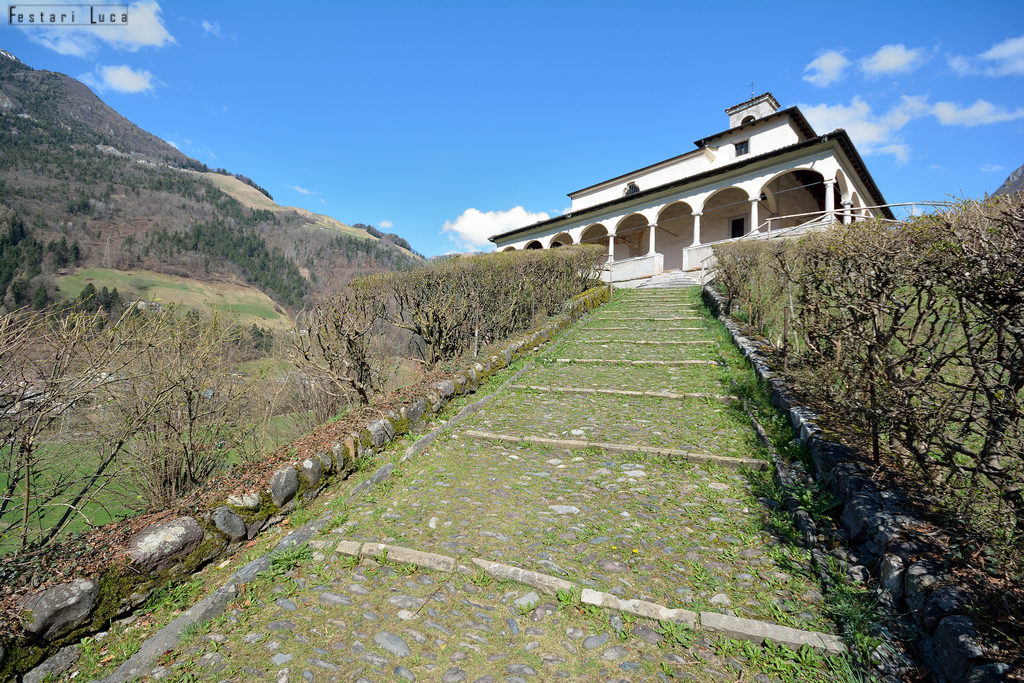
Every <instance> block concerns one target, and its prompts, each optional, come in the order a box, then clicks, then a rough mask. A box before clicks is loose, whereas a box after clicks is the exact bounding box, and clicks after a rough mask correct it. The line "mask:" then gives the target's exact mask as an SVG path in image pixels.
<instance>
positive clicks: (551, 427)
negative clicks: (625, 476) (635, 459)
mask: <svg viewBox="0 0 1024 683" xmlns="http://www.w3.org/2000/svg"><path fill="white" fill-rule="evenodd" d="M529 378H530V375H526V376H524V379H527V380H528V379H529ZM539 416H543V419H538V418H539ZM464 426H465V428H466V429H479V430H483V431H491V432H499V433H502V434H519V435H522V436H545V437H552V438H572V437H578V438H584V439H589V440H592V441H606V442H610V443H621V444H636V445H639V446H652V447H667V448H677V449H680V450H686V451H694V452H698V453H714V454H715V455H720V456H737V457H750V456H751V454H756V453H757V452H758V449H759V445H758V440H757V435H756V433H755V432H754V430H753V429H752V427H751V425H750V420H749V418H748V417H747V415H746V414H745V413H744V412H743V409H742V408H741V407H740V406H738V405H730V404H727V403H723V402H721V401H717V400H713V399H711V400H709V399H682V400H669V399H663V398H653V397H649V396H625V397H624V396H614V395H612V396H609V395H601V394H595V395H578V396H572V397H566V396H563V395H559V394H551V393H545V392H533V391H528V390H521V389H520V390H510V391H508V392H505V393H504V394H503V395H502V396H499V397H498V398H496V399H495V400H494V401H492V402H491V404H490V405H488V406H487V408H486V409H484V410H481V411H480V412H478V413H477V414H476V415H474V416H473V417H471V418H469V419H468V420H466V422H465V424H464Z"/></svg>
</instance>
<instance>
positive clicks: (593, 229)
mask: <svg viewBox="0 0 1024 683" xmlns="http://www.w3.org/2000/svg"><path fill="white" fill-rule="evenodd" d="M580 244H596V245H598V246H600V247H601V248H603V249H604V253H605V258H604V261H605V262H607V261H608V260H609V259H608V228H606V227H604V225H602V224H601V223H594V224H593V225H588V226H587V227H586V228H585V229H584V230H583V232H582V233H580Z"/></svg>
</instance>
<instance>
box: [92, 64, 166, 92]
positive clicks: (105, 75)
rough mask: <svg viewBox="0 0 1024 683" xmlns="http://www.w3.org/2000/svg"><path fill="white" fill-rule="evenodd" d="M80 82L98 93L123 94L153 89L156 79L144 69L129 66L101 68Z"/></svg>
mask: <svg viewBox="0 0 1024 683" xmlns="http://www.w3.org/2000/svg"><path fill="white" fill-rule="evenodd" d="M78 79H79V80H80V81H82V82H83V83H85V84H86V85H88V86H89V87H91V88H92V89H94V90H96V91H98V92H104V91H106V90H113V91H115V92H122V93H133V94H134V93H140V92H147V91H149V90H152V89H153V86H154V85H155V84H156V79H154V78H153V74H151V73H150V72H148V71H146V70H144V69H138V70H136V69H133V68H131V67H130V66H128V65H127V64H121V65H120V66H99V67H96V73H95V74H92V73H85V74H82V75H81V76H79V77H78Z"/></svg>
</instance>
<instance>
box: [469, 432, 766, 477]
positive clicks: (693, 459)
mask: <svg viewBox="0 0 1024 683" xmlns="http://www.w3.org/2000/svg"><path fill="white" fill-rule="evenodd" d="M463 434H465V435H466V436H468V437H470V438H473V439H484V440H488V441H507V442H510V443H529V444H535V445H537V446H547V447H551V448H567V449H569V450H590V451H593V452H599V453H626V454H631V455H636V457H637V458H640V459H649V458H655V459H662V460H667V461H671V462H675V463H684V462H687V463H694V464H699V465H703V464H711V465H714V466H716V467H726V468H728V469H734V470H742V469H753V470H760V469H764V468H765V467H767V466H768V463H767V461H765V460H756V459H754V458H741V457H727V456H721V455H711V454H710V453H694V452H693V451H683V450H679V449H678V448H655V447H653V446H636V445H633V444H621V443H609V442H607V441H587V440H585V439H549V438H545V437H542V436H518V435H515V434H498V433H497V432H483V431H479V430H475V429H470V430H467V431H465V432H463Z"/></svg>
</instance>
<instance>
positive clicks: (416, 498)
mask: <svg viewBox="0 0 1024 683" xmlns="http://www.w3.org/2000/svg"><path fill="white" fill-rule="evenodd" d="M750 476H752V475H743V474H737V473H735V472H731V471H728V470H723V469H719V468H715V467H711V466H700V467H697V466H692V465H686V464H679V463H673V462H658V461H651V460H647V461H645V460H643V459H642V458H640V457H637V456H636V455H635V454H632V455H631V454H614V453H602V454H598V455H589V454H585V453H584V454H581V452H580V451H578V450H570V449H559V448H545V447H542V446H537V445H531V444H522V443H518V444H512V443H493V442H487V441H478V440H476V439H472V438H467V437H464V436H461V435H455V436H452V437H449V438H446V439H443V440H439V441H438V442H437V443H435V445H434V446H433V447H432V449H431V451H430V453H429V458H425V459H423V460H420V461H417V462H416V463H413V464H411V467H410V468H409V470H408V473H407V474H406V475H404V476H401V477H400V478H398V479H393V480H392V481H393V482H394V483H393V485H392V486H390V487H388V490H387V492H386V493H381V494H379V495H375V496H372V497H370V498H367V500H366V501H365V502H362V503H356V504H354V505H353V507H352V510H351V514H350V517H349V521H348V523H347V524H346V525H345V526H344V528H343V529H342V530H341V533H343V534H344V536H345V537H346V538H351V539H354V540H358V541H362V542H378V543H388V544H395V545H401V546H409V547H414V548H418V549H421V550H424V551H427V552H436V553H442V554H448V555H453V556H456V557H460V556H468V557H481V558H483V559H488V560H492V561H495V562H502V563H505V564H509V565H513V566H516V567H522V568H524V569H531V570H535V571H539V572H544V573H548V574H551V575H554V576H561V577H564V578H566V579H569V580H571V581H574V582H577V583H579V584H581V585H583V586H586V587H590V588H594V589H596V590H602V591H606V592H609V593H612V594H613V595H617V596H620V597H624V598H637V599H641V600H649V601H652V602H657V603H660V604H664V605H668V606H669V607H685V608H690V609H693V608H698V609H731V610H734V611H735V613H736V615H738V616H741V617H747V618H772V619H773V620H778V619H780V618H781V619H783V620H784V621H786V622H787V623H789V625H793V626H797V627H800V628H810V629H812V630H822V629H827V623H826V621H825V620H824V618H823V617H822V615H821V613H820V612H819V611H818V610H817V608H816V607H815V604H816V603H815V600H817V599H819V596H818V595H817V593H816V592H815V587H814V586H815V581H814V579H813V576H812V574H811V572H810V569H809V564H808V563H809V558H807V557H805V555H806V553H804V552H803V551H802V550H800V549H799V548H795V547H789V546H785V545H783V544H781V543H779V541H778V540H777V539H775V538H774V537H773V536H772V535H771V533H770V532H769V531H768V530H767V528H768V527H767V524H768V521H769V510H768V509H767V508H765V507H764V505H763V504H762V503H761V502H760V501H759V500H758V498H757V497H756V495H755V494H754V493H753V485H752V483H751V480H750ZM758 476H760V475H758ZM763 476H768V475H767V474H765V475H763Z"/></svg>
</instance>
